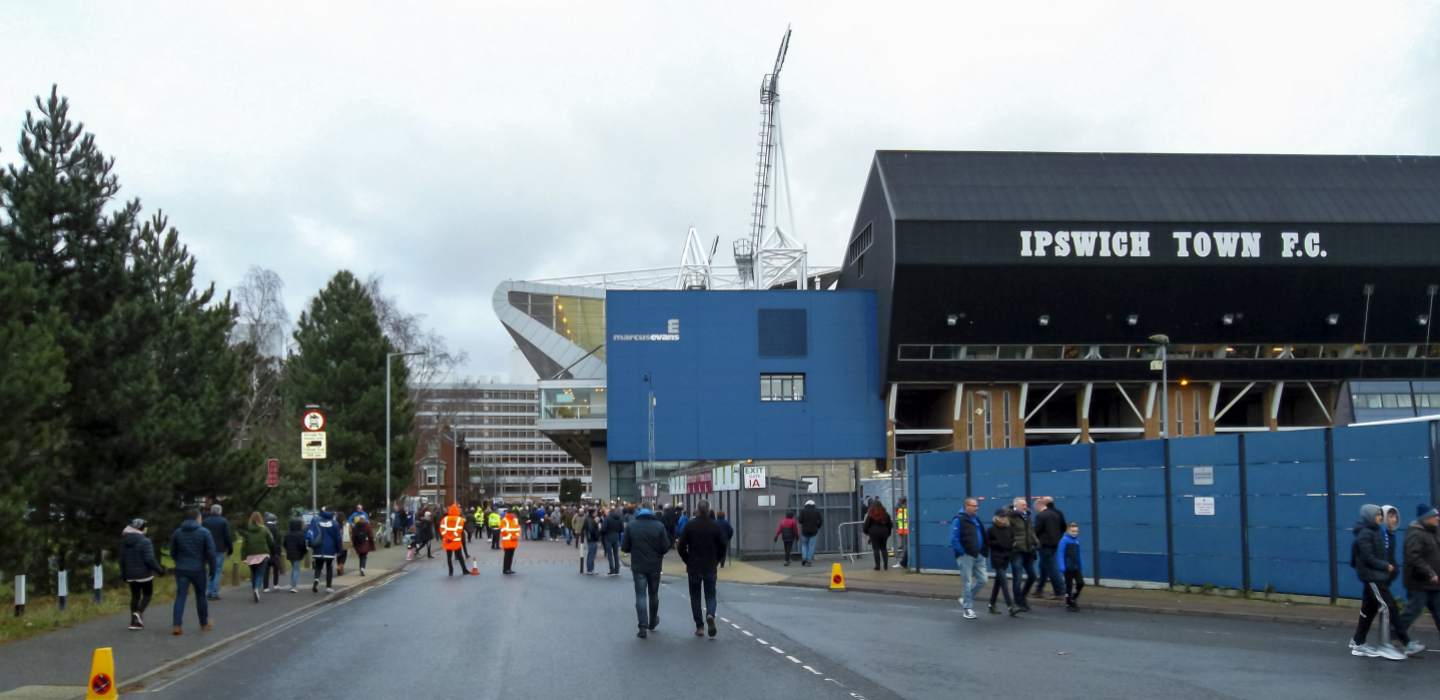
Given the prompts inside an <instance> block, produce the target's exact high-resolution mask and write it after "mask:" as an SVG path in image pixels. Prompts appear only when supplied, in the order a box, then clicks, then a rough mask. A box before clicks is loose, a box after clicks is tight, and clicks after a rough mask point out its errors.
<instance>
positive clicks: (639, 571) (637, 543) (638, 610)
mask: <svg viewBox="0 0 1440 700" xmlns="http://www.w3.org/2000/svg"><path fill="white" fill-rule="evenodd" d="M649 506H650V504H649V503H644V504H642V505H641V507H640V510H639V511H638V512H636V513H635V520H633V521H631V523H630V527H628V528H626V530H625V537H624V541H623V542H621V543H620V550H621V551H623V552H625V553H626V554H629V555H630V574H631V576H633V577H634V579H635V615H636V617H637V618H638V619H639V621H640V632H639V633H637V634H636V635H635V636H637V637H639V638H641V639H644V638H645V637H646V632H647V630H653V629H655V628H656V627H657V626H659V624H660V571H661V568H662V564H663V562H664V559H665V553H666V552H668V551H670V534H669V533H668V532H667V531H666V529H665V523H663V522H661V521H660V518H657V517H655V513H654V512H653V511H651V510H650V507H649ZM647 611H648V613H649V614H648V616H647V614H646V613H647Z"/></svg>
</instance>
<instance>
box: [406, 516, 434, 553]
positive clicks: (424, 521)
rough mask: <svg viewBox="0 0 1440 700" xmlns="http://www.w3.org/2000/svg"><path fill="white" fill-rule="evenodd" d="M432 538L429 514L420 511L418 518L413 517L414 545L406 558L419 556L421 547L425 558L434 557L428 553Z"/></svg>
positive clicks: (432, 532) (432, 531)
mask: <svg viewBox="0 0 1440 700" xmlns="http://www.w3.org/2000/svg"><path fill="white" fill-rule="evenodd" d="M434 538H435V531H434V530H432V529H431V528H430V516H429V514H428V513H422V514H421V516H420V517H419V518H416V519H415V543H414V545H415V546H414V550H413V553H412V554H410V555H408V556H407V557H406V559H414V558H416V557H419V556H420V550H421V549H424V550H425V558H426V559H434V558H435V557H434V556H432V555H431V554H430V541H431V540H433V539H434Z"/></svg>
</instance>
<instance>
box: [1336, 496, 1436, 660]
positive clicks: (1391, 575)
mask: <svg viewBox="0 0 1440 700" xmlns="http://www.w3.org/2000/svg"><path fill="white" fill-rule="evenodd" d="M1384 519H1385V515H1384V513H1383V512H1382V511H1381V509H1380V506H1377V505H1372V504H1369V503H1367V504H1365V505H1363V506H1360V521H1359V522H1357V523H1355V528H1354V533H1355V541H1354V543H1352V544H1351V545H1350V566H1352V567H1354V569H1355V576H1356V578H1359V579H1360V585H1361V586H1363V587H1364V590H1365V593H1364V597H1363V598H1362V599H1361V601H1360V621H1359V623H1358V624H1357V625H1356V626H1355V635H1354V636H1353V637H1352V638H1351V639H1350V653H1351V654H1352V655H1354V656H1368V657H1372V658H1373V657H1381V658H1386V659H1391V660H1393V661H1404V660H1405V658H1406V653H1405V652H1404V651H1401V650H1399V649H1396V648H1395V647H1394V645H1392V644H1391V643H1390V639H1389V636H1390V635H1391V634H1393V635H1394V637H1395V638H1396V639H1399V640H1400V643H1401V644H1404V645H1405V646H1406V647H1407V649H1408V648H1409V646H1410V644H1411V642H1410V635H1408V634H1406V632H1405V630H1403V629H1401V628H1400V619H1399V617H1398V610H1397V609H1396V605H1395V597H1394V596H1392V595H1391V594H1390V582H1391V581H1393V580H1395V574H1396V566H1395V555H1394V550H1393V549H1392V547H1393V546H1394V545H1393V544H1392V543H1391V542H1392V540H1393V539H1394V538H1393V536H1392V535H1391V534H1390V531H1389V529H1388V528H1386V527H1385V522H1384ZM1377 615H1378V616H1379V617H1380V625H1381V627H1380V643H1379V644H1376V645H1373V646H1372V645H1370V644H1366V643H1365V640H1366V637H1368V636H1369V634H1370V626H1371V625H1372V624H1373V623H1374V622H1375V617H1376V616H1377ZM1416 653H1417V654H1418V653H1419V652H1418V651H1417V652H1416Z"/></svg>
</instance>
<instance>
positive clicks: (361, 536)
mask: <svg viewBox="0 0 1440 700" xmlns="http://www.w3.org/2000/svg"><path fill="white" fill-rule="evenodd" d="M350 544H351V545H352V546H354V547H355V556H357V557H360V575H361V576H364V575H365V560H366V559H367V558H369V556H370V553H371V552H373V551H375V531H374V530H372V529H371V528H370V518H368V517H366V516H365V515H363V514H362V515H361V516H360V517H358V518H356V519H355V523H354V524H353V525H351V526H350Z"/></svg>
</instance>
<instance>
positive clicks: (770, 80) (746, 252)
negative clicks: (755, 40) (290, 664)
mask: <svg viewBox="0 0 1440 700" xmlns="http://www.w3.org/2000/svg"><path fill="white" fill-rule="evenodd" d="M789 48H790V28H789V27H788V26H787V27H786V28H785V37H784V38H783V39H781V40H780V51H779V52H778V53H777V54H776V55H775V70H773V71H771V72H770V73H768V74H766V76H765V77H764V79H762V80H761V81H760V144H759V145H760V152H759V154H758V156H759V162H757V163H756V165H755V198H754V202H753V206H752V210H751V214H750V238H749V239H742V240H739V241H736V242H735V266H736V267H738V268H739V269H740V276H741V277H742V278H743V279H744V280H745V282H746V284H745V286H747V287H755V288H761V287H762V285H763V280H761V279H760V278H761V277H762V276H763V270H761V269H758V268H759V265H758V264H757V263H758V262H759V260H758V259H757V256H758V255H759V253H760V248H761V245H762V244H763V243H764V239H765V218H766V217H765V215H766V211H767V209H768V208H769V195H770V171H771V167H772V166H771V161H772V159H773V158H774V155H775V108H776V105H777V104H778V103H779V102H780V92H779V90H778V86H779V83H780V68H781V67H782V66H783V65H784V64H785V52H786V51H788V50H789Z"/></svg>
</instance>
